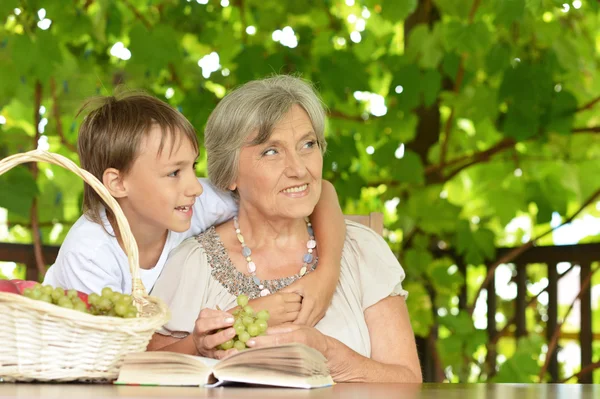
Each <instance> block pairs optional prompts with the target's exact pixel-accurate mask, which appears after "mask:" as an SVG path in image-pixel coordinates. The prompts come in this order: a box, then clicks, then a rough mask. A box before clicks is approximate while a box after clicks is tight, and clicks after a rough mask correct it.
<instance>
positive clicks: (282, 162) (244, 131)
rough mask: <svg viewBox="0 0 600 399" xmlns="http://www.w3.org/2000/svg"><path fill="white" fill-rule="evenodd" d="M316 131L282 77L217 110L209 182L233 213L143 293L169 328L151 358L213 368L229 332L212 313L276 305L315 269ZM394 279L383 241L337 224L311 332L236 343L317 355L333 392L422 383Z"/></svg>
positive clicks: (315, 121) (320, 125) (287, 330)
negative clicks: (323, 301)
mask: <svg viewBox="0 0 600 399" xmlns="http://www.w3.org/2000/svg"><path fill="white" fill-rule="evenodd" d="M324 125H325V112H324V110H323V107H322V104H321V101H320V100H319V98H318V96H317V95H316V93H315V92H314V90H313V89H312V87H311V86H310V85H309V84H307V83H306V82H304V81H303V80H301V79H298V78H294V77H290V76H276V77H272V78H268V79H264V80H259V81H252V82H249V83H247V84H245V85H243V86H241V87H240V88H238V89H236V90H234V91H233V92H231V93H230V94H229V95H227V96H226V97H225V98H223V100H221V102H220V103H219V104H218V106H217V107H216V108H215V110H214V111H213V113H212V114H211V116H210V118H209V120H208V124H207V127H206V131H205V145H206V150H207V153H208V174H209V177H210V178H211V180H212V181H213V183H214V184H215V185H216V186H217V187H220V188H221V189H224V190H231V191H233V192H235V193H236V195H237V198H238V200H239V214H238V216H237V217H236V218H234V219H232V220H230V221H228V222H226V223H224V224H222V225H219V226H217V227H215V228H211V229H209V230H207V231H206V232H205V233H203V234H201V235H199V236H197V237H193V238H191V239H188V240H187V241H186V242H184V243H182V244H181V245H180V246H179V247H178V248H177V249H176V250H175V251H174V252H173V253H172V254H171V257H170V260H169V261H168V263H167V265H166V266H165V268H164V270H163V272H162V275H161V276H160V278H159V280H158V282H157V283H156V286H155V287H154V289H153V292H152V294H153V295H155V296H158V297H160V298H162V299H163V300H164V301H165V302H166V303H167V304H168V305H169V307H170V309H171V312H172V319H171V321H170V322H169V323H168V324H167V325H166V326H165V327H164V328H163V330H162V331H160V333H161V334H160V335H155V338H153V341H152V343H151V348H154V349H157V348H159V349H165V350H175V351H182V352H187V353H195V354H200V355H203V356H212V357H223V356H225V355H227V353H225V352H224V351H222V350H217V349H216V347H217V346H218V345H220V344H221V343H223V342H225V341H227V340H230V339H231V338H232V337H233V336H234V335H235V331H234V329H233V328H232V323H233V318H232V317H231V315H230V314H228V313H226V312H223V311H221V310H220V309H229V308H232V307H233V306H235V300H236V296H237V295H239V294H242V293H243V294H246V295H248V296H249V297H250V298H258V297H260V296H264V295H276V293H277V292H278V291H279V290H281V289H283V288H284V287H286V286H287V285H289V284H291V283H292V282H294V281H296V280H297V279H300V278H302V276H304V275H305V274H306V273H310V272H311V271H312V270H314V268H315V267H316V266H317V263H318V246H317V243H316V242H315V240H314V236H313V231H312V227H311V224H310V221H309V220H308V218H307V217H308V215H310V214H311V213H312V211H313V209H314V207H315V204H316V203H317V201H318V199H319V196H320V191H321V174H322V168H323V153H324V151H325V148H326V142H325V138H324V135H323V131H324ZM403 279H404V271H403V269H402V267H401V266H400V264H399V263H398V261H397V260H396V258H395V257H394V255H393V254H392V252H391V251H390V249H389V247H388V246H387V244H386V243H385V241H384V240H383V239H382V238H381V237H380V236H379V235H378V234H376V233H375V232H373V231H372V230H370V229H368V228H367V227H364V226H362V225H358V224H355V223H352V222H349V221H348V222H347V232H346V239H345V244H344V249H343V253H342V262H341V272H340V279H339V282H338V285H337V290H336V292H335V294H334V296H333V299H332V303H331V306H330V307H329V309H328V310H327V313H326V314H325V317H324V318H323V319H321V321H320V322H319V323H317V324H316V326H315V327H308V326H303V325H298V324H290V323H287V324H280V325H279V326H272V325H270V326H269V330H268V333H267V335H264V336H258V337H254V338H252V339H250V340H249V341H247V343H246V344H247V345H248V346H249V347H259V346H269V345H279V344H283V343H288V342H300V343H304V344H306V345H308V346H311V347H313V348H315V349H317V350H319V351H320V352H321V353H323V355H324V356H325V357H326V358H327V362H328V364H327V365H328V367H329V369H330V371H331V375H332V377H333V379H334V380H335V381H338V382H421V381H422V379H421V372H420V367H419V360H418V357H417V351H416V346H415V342H414V336H413V332H412V328H411V325H410V320H409V316H408V312H407V308H406V303H405V298H406V296H407V293H406V291H404V290H403V289H402V285H401V283H402V280H403ZM282 303H283V304H284V303H285V301H283V302H282ZM282 306H283V305H282ZM255 308H256V305H255ZM182 332H183V334H182ZM186 334H190V335H189V337H187V338H185V339H182V337H183V336H185V335H186Z"/></svg>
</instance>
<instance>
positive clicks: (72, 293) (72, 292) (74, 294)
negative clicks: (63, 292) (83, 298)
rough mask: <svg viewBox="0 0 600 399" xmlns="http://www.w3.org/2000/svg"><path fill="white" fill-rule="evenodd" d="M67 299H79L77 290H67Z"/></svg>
mask: <svg viewBox="0 0 600 399" xmlns="http://www.w3.org/2000/svg"><path fill="white" fill-rule="evenodd" d="M67 297H69V299H75V298H79V296H78V295H77V290H74V289H70V290H68V291H67Z"/></svg>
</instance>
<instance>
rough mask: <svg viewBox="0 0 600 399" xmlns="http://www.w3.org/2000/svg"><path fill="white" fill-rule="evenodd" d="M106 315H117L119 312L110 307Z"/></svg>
mask: <svg viewBox="0 0 600 399" xmlns="http://www.w3.org/2000/svg"><path fill="white" fill-rule="evenodd" d="M106 315H107V316H110V317H116V316H117V313H116V312H115V308H112V309H110V310H109V311H108V313H107V314H106Z"/></svg>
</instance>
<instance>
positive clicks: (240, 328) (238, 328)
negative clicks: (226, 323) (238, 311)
mask: <svg viewBox="0 0 600 399" xmlns="http://www.w3.org/2000/svg"><path fill="white" fill-rule="evenodd" d="M233 328H234V329H235V334H236V335H240V334H241V333H243V332H244V331H246V326H244V325H243V324H241V325H237V326H234V327H233Z"/></svg>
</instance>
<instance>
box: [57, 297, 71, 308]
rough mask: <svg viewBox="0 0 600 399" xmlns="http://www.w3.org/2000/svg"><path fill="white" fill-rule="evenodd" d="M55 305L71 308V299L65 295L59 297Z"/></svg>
mask: <svg viewBox="0 0 600 399" xmlns="http://www.w3.org/2000/svg"><path fill="white" fill-rule="evenodd" d="M57 305H58V306H60V307H61V308H67V309H73V302H71V300H70V299H69V298H68V297H66V296H63V297H62V298H60V299H59V300H58V303H57Z"/></svg>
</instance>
